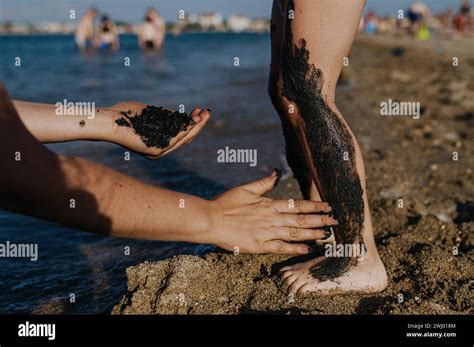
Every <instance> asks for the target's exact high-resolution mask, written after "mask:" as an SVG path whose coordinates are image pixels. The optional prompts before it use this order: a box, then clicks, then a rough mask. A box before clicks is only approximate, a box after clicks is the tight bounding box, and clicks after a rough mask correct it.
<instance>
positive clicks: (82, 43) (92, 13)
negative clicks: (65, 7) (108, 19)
mask: <svg viewBox="0 0 474 347" xmlns="http://www.w3.org/2000/svg"><path fill="white" fill-rule="evenodd" d="M96 17H97V10H96V9H95V8H90V9H88V10H87V11H86V13H85V14H84V16H83V17H82V18H81V20H80V22H79V25H78V26H77V28H76V33H75V41H76V44H77V46H78V47H79V49H80V50H85V49H87V48H90V47H93V46H94V38H95V32H94V21H95V19H96Z"/></svg>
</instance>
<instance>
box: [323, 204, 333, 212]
mask: <svg viewBox="0 0 474 347" xmlns="http://www.w3.org/2000/svg"><path fill="white" fill-rule="evenodd" d="M324 211H325V212H331V211H332V207H331V206H329V204H327V203H326V204H325V205H324Z"/></svg>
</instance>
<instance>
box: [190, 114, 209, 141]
mask: <svg viewBox="0 0 474 347" xmlns="http://www.w3.org/2000/svg"><path fill="white" fill-rule="evenodd" d="M198 117H200V119H199V121H198V122H196V124H195V126H194V127H193V128H192V129H191V131H190V132H189V133H187V134H186V136H185V137H184V139H183V142H184V143H186V144H188V143H189V142H191V141H192V140H193V139H194V138H195V137H196V136H197V135H198V134H199V133H200V132H201V130H202V129H203V128H204V126H205V125H206V123H207V121H208V120H209V119H210V118H211V112H210V111H209V110H208V109H204V110H202V111H201V112H199V114H198ZM193 119H194V118H193Z"/></svg>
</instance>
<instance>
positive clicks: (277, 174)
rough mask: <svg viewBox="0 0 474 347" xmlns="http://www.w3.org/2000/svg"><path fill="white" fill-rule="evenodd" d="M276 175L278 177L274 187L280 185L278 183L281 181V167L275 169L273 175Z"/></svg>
mask: <svg viewBox="0 0 474 347" xmlns="http://www.w3.org/2000/svg"><path fill="white" fill-rule="evenodd" d="M275 176H276V178H277V179H276V180H275V183H274V184H273V188H275V187H276V186H277V185H278V183H280V179H281V169H278V168H274V169H273V173H272V177H275Z"/></svg>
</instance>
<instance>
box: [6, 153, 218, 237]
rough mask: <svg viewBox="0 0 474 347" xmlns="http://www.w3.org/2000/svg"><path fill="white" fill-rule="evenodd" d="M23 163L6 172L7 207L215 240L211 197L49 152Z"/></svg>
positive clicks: (117, 230)
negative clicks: (137, 178) (165, 186)
mask: <svg viewBox="0 0 474 347" xmlns="http://www.w3.org/2000/svg"><path fill="white" fill-rule="evenodd" d="M45 150H46V149H45ZM46 151H47V150H46ZM37 158H38V159H37ZM22 162H23V163H22V164H21V165H22V167H21V168H18V167H17V168H16V169H15V171H14V172H15V174H14V175H5V176H4V177H6V178H5V179H4V180H3V182H2V190H3V191H2V194H1V196H2V197H3V198H2V199H1V200H0V204H1V205H2V207H3V208H6V209H10V210H13V211H17V212H21V213H25V214H28V215H33V216H36V217H38V218H42V219H47V220H51V221H56V222H60V223H62V224H66V225H69V226H72V227H76V228H80V229H83V230H88V231H92V232H95V233H100V234H105V235H111V236H117V237H126V238H139V239H149V240H174V241H187V242H196V243H212V240H211V239H210V237H209V225H210V222H209V220H210V217H209V216H210V202H208V201H206V200H203V199H200V198H197V197H194V196H190V195H187V194H182V193H177V192H172V191H168V190H165V189H161V188H158V187H154V186H152V185H148V184H145V183H142V182H140V181H138V180H135V179H133V178H131V177H128V176H126V175H123V174H121V173H119V172H116V171H114V170H111V169H109V168H107V167H104V166H102V165H99V164H96V163H94V162H90V161H87V160H83V159H79V158H74V157H65V156H57V155H55V154H54V153H52V152H50V151H47V152H43V153H41V154H40V153H37V155H36V156H35V157H33V156H28V157H25V158H22ZM32 174H33V175H34V176H33V177H32Z"/></svg>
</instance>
